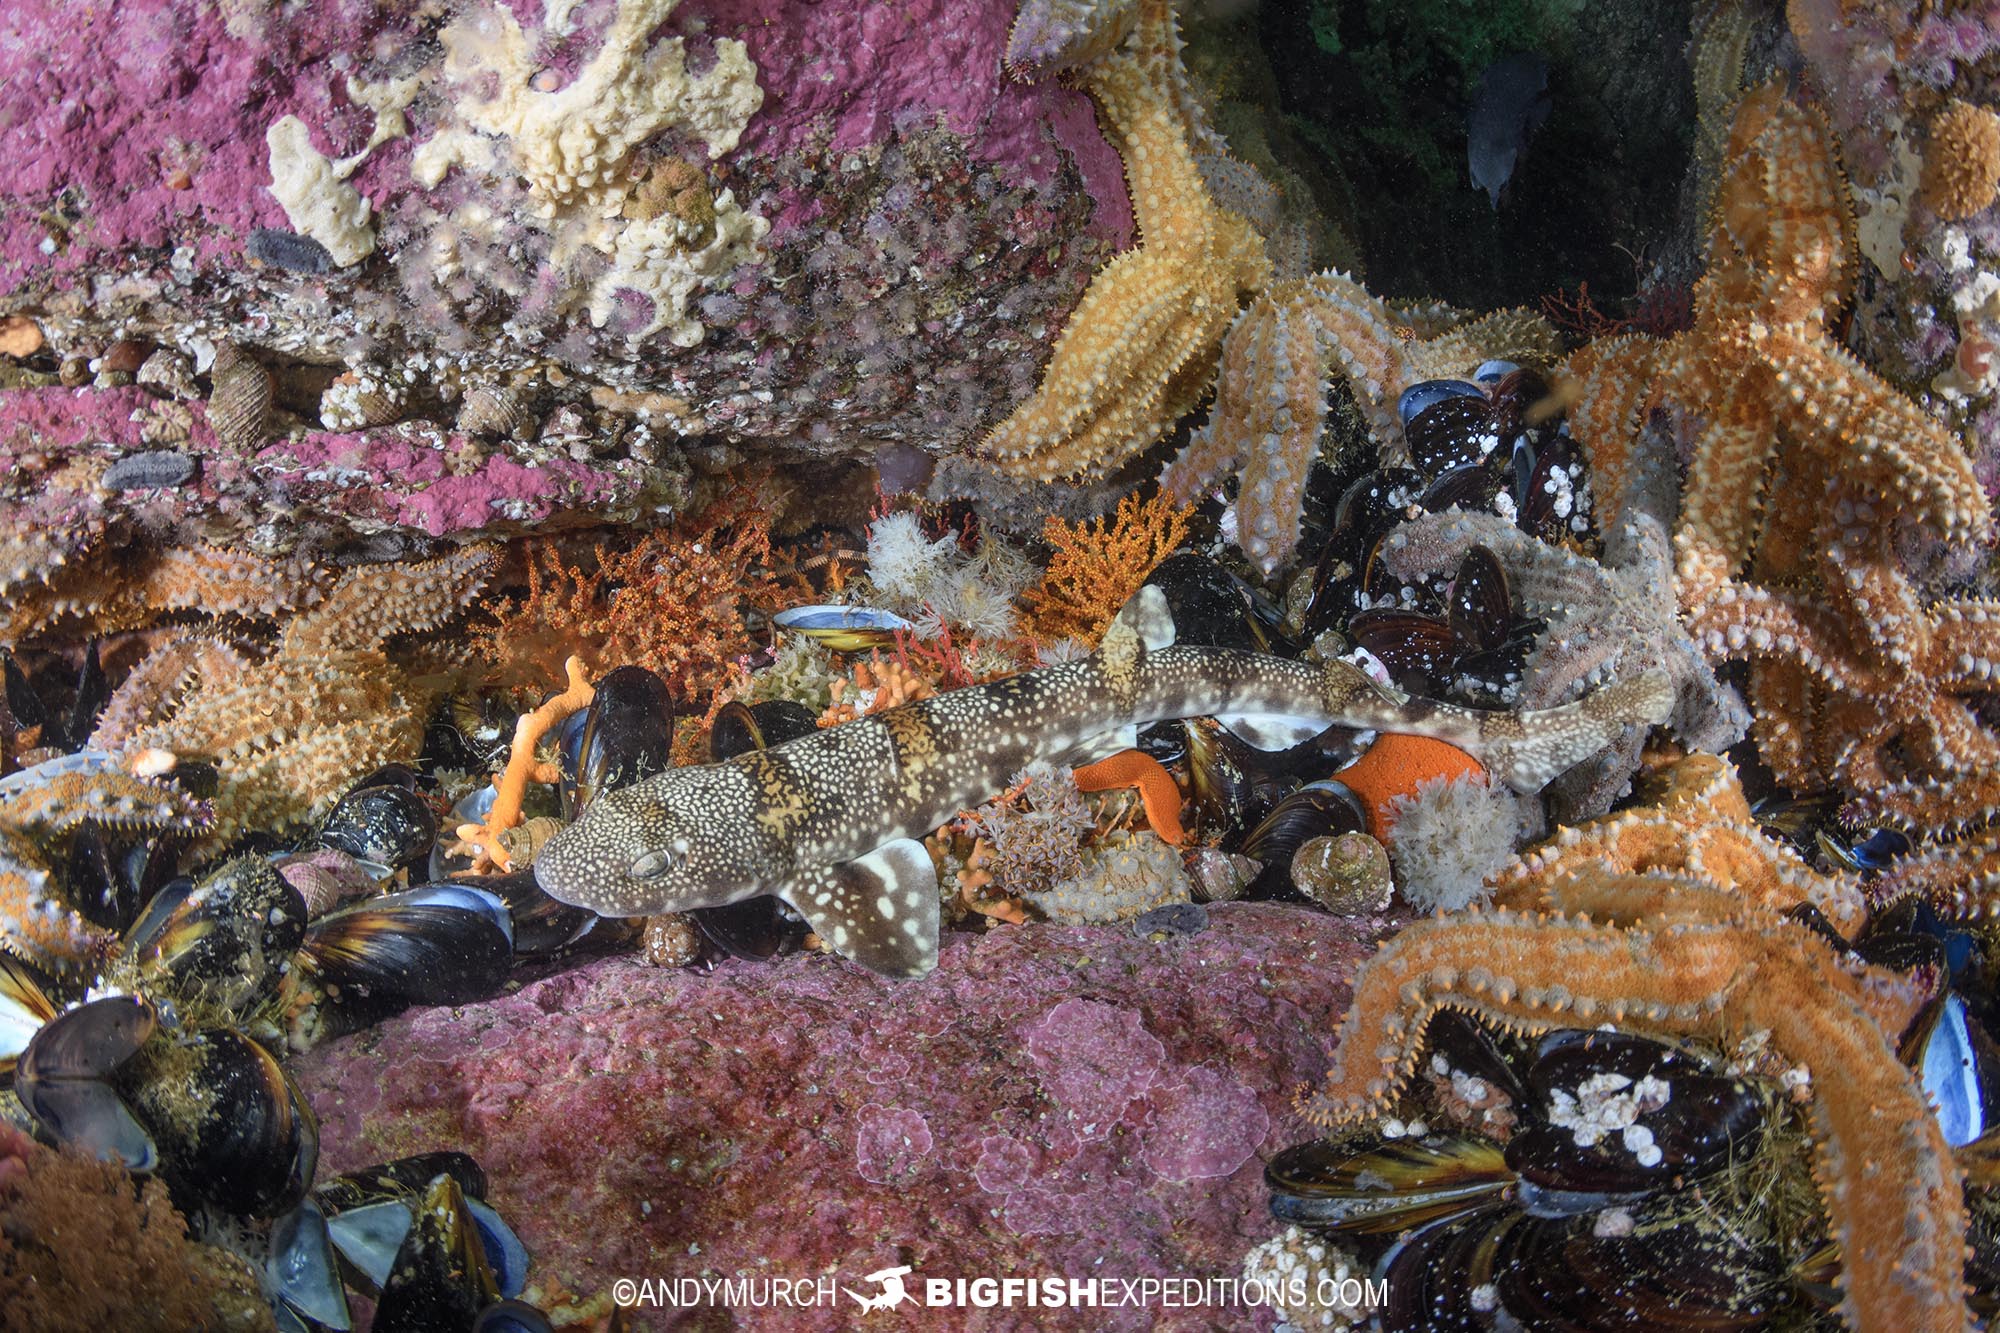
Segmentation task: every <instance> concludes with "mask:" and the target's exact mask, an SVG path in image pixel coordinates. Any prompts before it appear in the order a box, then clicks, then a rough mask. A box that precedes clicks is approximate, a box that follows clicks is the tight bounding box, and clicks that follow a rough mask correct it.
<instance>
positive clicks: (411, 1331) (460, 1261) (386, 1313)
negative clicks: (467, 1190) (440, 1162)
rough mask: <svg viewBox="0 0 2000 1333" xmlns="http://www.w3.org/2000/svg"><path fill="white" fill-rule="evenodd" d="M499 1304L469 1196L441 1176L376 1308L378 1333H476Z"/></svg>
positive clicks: (418, 1210)
mask: <svg viewBox="0 0 2000 1333" xmlns="http://www.w3.org/2000/svg"><path fill="white" fill-rule="evenodd" d="M499 1300H500V1289H499V1286H498V1284H497V1283H496V1282H495V1281H494V1277H493V1270H492V1268H491V1266H490V1264H489V1263H488V1261H487V1257H486V1246H485V1243H484V1241H482V1240H481V1239H480V1235H479V1228H478V1226H477V1225H475V1224H474V1222H473V1220H472V1215H471V1213H470V1212H468V1211H467V1209H466V1207H465V1195H464V1193H463V1192H462V1191H461V1190H460V1189H459V1187H458V1182H457V1181H456V1180H454V1179H452V1177H450V1176H449V1175H440V1176H438V1177H437V1179H435V1180H433V1181H432V1182H431V1184H430V1186H429V1187H428V1188H427V1189H426V1190H425V1191H424V1193H423V1195H422V1197H421V1198H419V1199H418V1200H417V1201H416V1205H415V1220H414V1222H413V1224H412V1225H411V1227H410V1229H409V1233H408V1234H407V1235H406V1236H405V1237H404V1238H403V1244H402V1248H400V1249H399V1250H397V1252H396V1257H395V1260H394V1262H393V1263H392V1264H391V1265H390V1268H389V1273H388V1276H387V1278H386V1279H385V1280H384V1281H383V1283H382V1294H381V1297H380V1299H378V1300H377V1301H376V1304H375V1322H374V1324H373V1325H372V1326H371V1328H372V1329H373V1333H470V1330H471V1328H472V1326H473V1322H474V1321H475V1320H477V1319H478V1318H479V1314H480V1311H482V1310H484V1309H485V1308H486V1307H487V1306H489V1305H492V1304H494V1303H496V1302H497V1301H499Z"/></svg>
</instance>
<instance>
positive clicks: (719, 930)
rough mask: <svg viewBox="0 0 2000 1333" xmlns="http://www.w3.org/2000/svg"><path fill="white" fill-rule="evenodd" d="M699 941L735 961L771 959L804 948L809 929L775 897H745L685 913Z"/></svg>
mask: <svg viewBox="0 0 2000 1333" xmlns="http://www.w3.org/2000/svg"><path fill="white" fill-rule="evenodd" d="M688 915H689V916H691V917H693V918H694V923H695V926H696V927H697V928H698V929H699V930H700V931H701V933H702V938H704V939H706V940H707V941H708V942H709V943H710V944H713V945H714V946H715V947H716V948H718V949H720V950H722V951H723V952H724V953H726V954H729V955H731V956H733V957H736V958H775V957H777V956H779V955H780V954H788V953H796V952H797V951H798V950H799V949H800V948H802V947H804V945H805V942H806V936H807V935H809V934H811V933H812V932H811V930H810V929H809V928H808V927H807V926H806V924H805V922H804V921H803V920H801V919H800V918H799V916H798V914H797V913H795V912H792V911H790V910H789V909H788V908H786V907H785V905H784V904H783V903H781V902H779V901H778V900H777V899H776V898H772V897H761V898H746V899H745V900H744V901H742V902H740V903H730V904H728V905H727V906H725V907H698V908H696V909H695V910H694V911H692V912H689V913H688Z"/></svg>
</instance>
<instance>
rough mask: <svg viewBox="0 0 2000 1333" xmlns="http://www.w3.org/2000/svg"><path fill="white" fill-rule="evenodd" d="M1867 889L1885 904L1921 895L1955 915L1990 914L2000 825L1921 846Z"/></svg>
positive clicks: (1998, 877)
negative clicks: (1954, 838) (1970, 834)
mask: <svg viewBox="0 0 2000 1333" xmlns="http://www.w3.org/2000/svg"><path fill="white" fill-rule="evenodd" d="M1989 781H1990V779H1989ZM1868 888H1869V896H1870V897H1871V898H1873V899H1875V900H1876V901H1877V902H1878V903H1881V904H1884V905H1887V904H1889V903H1892V902H1895V901H1896V900H1897V899H1899V898H1903V897H1906V896H1908V895H1910V894H1917V895H1919V896H1921V897H1922V898H1924V899H1925V900H1926V901H1928V902H1929V903H1930V905H1931V906H1932V907H1933V908H1935V909H1936V910H1937V912H1938V914H1939V915H1941V916H1944V917H1948V918H1951V919H1953V920H1959V921H1963V920H1978V919H1982V918H1987V917H1991V916H1993V915H1995V914H1996V913H2000V830H1995V829H1985V830H1982V831H1981V832H1979V833H1978V834H1976V835H1974V836H1971V837H1967V838H1963V839H1961V840H1959V841H1958V842H1948V843H1934V844H1932V845H1930V846H1928V847H1922V848H1919V849H1918V850H1917V851H1915V852H1912V853H1911V854H1910V855H1908V856H1905V857H1903V858H1901V859H1900V860H1898V861H1897V862H1895V864H1893V865H1891V866H1890V867H1889V868H1888V869H1887V870H1885V871H1884V872H1883V873H1882V874H1881V875H1880V876H1879V877H1878V878H1877V879H1876V880H1875V881H1874V882H1873V883H1872V884H1870V885H1869V886H1868Z"/></svg>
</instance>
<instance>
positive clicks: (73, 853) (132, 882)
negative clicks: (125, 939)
mask: <svg viewBox="0 0 2000 1333" xmlns="http://www.w3.org/2000/svg"><path fill="white" fill-rule="evenodd" d="M178 859H179V858H178V854H177V851H176V848H175V840H174V839H172V838H167V837H158V836H156V837H148V838H143V839H140V840H138V841H133V840H131V839H129V838H127V837H124V836H122V835H120V834H118V833H116V832H114V831H107V830H106V829H105V828H104V827H103V826H102V825H101V824H99V823H98V822H97V821H96V820H94V819H92V820H85V821H84V822H83V823H81V824H79V825H78V826H77V828H76V831H75V832H74V833H72V834H71V835H70V837H69V847H68V851H67V853H66V854H65V856H64V858H63V869H62V874H61V877H60V878H61V881H62V886H63V896H64V898H65V899H66V900H67V901H68V902H69V904H70V905H71V906H72V907H74V908H76V910H77V911H78V912H79V913H81V914H82V915H83V917H84V919H85V920H87V921H89V922H91V923H92V924H93V925H98V926H102V927H104V928H105V929H107V930H114V931H122V930H124V929H125V928H126V927H127V926H129V925H131V924H132V921H133V918H135V917H137V916H138V914H139V911H140V909H141V908H142V907H143V906H144V905H145V904H146V903H147V902H149V901H150V900H151V899H152V897H153V895H154V894H156V893H158V892H159V891H160V890H161V889H162V888H163V887H165V885H166V883H167V881H168V880H170V879H172V878H173V874H174V867H175V864H176V862H177V861H178Z"/></svg>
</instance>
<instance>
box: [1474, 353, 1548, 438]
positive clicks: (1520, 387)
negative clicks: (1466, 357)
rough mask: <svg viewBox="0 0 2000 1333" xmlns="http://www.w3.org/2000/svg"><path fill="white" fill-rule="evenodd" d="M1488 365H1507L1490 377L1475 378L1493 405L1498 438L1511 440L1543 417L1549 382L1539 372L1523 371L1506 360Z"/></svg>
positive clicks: (1487, 399)
mask: <svg viewBox="0 0 2000 1333" xmlns="http://www.w3.org/2000/svg"><path fill="white" fill-rule="evenodd" d="M1490 364H1492V365H1494V366H1505V367H1507V369H1506V370H1505V371H1503V372H1501V373H1500V374H1497V375H1495V376H1494V377H1493V378H1492V379H1486V378H1484V377H1478V378H1479V379H1480V383H1482V384H1484V385H1486V401H1487V402H1489V403H1491V404H1492V405H1493V425H1494V428H1495V429H1496V430H1497V431H1499V433H1500V438H1501V439H1503V440H1512V439H1514V438H1515V437H1517V436H1519V435H1520V434H1521V432H1522V431H1524V430H1528V429H1530V428H1532V427H1533V426H1534V425H1536V424H1537V422H1539V421H1541V420H1543V419H1545V414H1547V412H1548V408H1547V407H1546V406H1544V404H1546V403H1547V402H1548V398H1549V382H1548V380H1547V379H1546V378H1545V377H1544V376H1543V375H1542V373H1541V372H1540V371H1538V370H1527V369H1524V368H1522V367H1520V366H1517V365H1514V364H1513V363H1512V362H1509V361H1494V362H1491V363H1490ZM1537 409H1540V410H1539V411H1538V410H1537Z"/></svg>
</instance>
